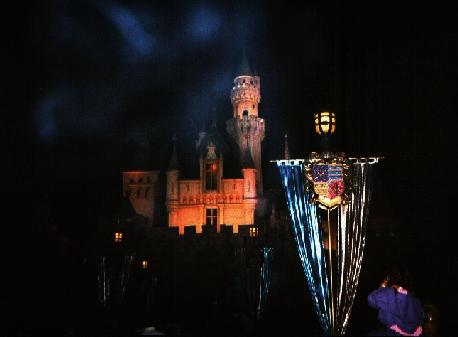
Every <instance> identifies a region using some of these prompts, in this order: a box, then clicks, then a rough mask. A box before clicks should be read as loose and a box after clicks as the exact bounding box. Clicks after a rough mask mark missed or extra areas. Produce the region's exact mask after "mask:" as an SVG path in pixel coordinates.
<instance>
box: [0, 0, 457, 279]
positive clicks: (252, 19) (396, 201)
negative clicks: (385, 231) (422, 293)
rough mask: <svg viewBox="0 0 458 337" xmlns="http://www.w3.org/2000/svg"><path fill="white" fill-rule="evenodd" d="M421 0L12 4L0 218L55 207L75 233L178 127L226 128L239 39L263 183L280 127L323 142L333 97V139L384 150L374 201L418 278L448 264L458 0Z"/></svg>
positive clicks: (21, 225) (190, 140)
mask: <svg viewBox="0 0 458 337" xmlns="http://www.w3.org/2000/svg"><path fill="white" fill-rule="evenodd" d="M418 6H419V5H418V3H416V2H411V3H410V4H405V5H400V4H396V6H390V5H388V4H387V3H385V2H376V1H371V2H370V4H366V5H364V6H362V7H360V6H357V5H356V4H347V2H344V1H341V2H323V1H312V2H307V3H305V4H302V5H298V4H296V3H290V4H283V3H282V2H269V3H267V2H264V1H240V2H234V1H224V2H218V1H208V2H197V1H196V2H191V1H186V2H177V1H167V2H160V3H159V2H153V1H116V0H113V1H110V0H109V1H104V0H99V1H98V0H92V1H77V2H76V1H39V2H31V3H28V4H27V8H21V10H18V11H14V13H13V12H11V17H10V20H9V21H8V23H7V24H5V26H6V27H5V30H6V32H12V30H15V29H19V31H20V32H21V34H20V39H14V40H15V41H14V42H13V43H12V44H11V47H12V48H11V50H14V51H18V52H19V54H20V57H18V58H16V62H15V63H13V64H12V65H8V64H4V65H3V66H4V70H5V69H6V70H7V72H8V73H12V76H11V83H14V84H18V86H16V85H14V86H10V88H9V90H7V91H6V93H7V94H8V95H7V97H6V102H7V103H12V104H11V106H12V107H14V110H12V111H10V112H8V111H4V114H11V117H12V118H10V119H11V120H10V121H9V122H7V123H4V124H3V125H2V134H3V135H6V142H5V143H4V145H6V146H5V147H6V154H5V155H4V157H3V158H4V159H3V160H2V161H3V168H4V169H6V172H7V174H5V175H4V179H3V182H2V190H3V194H4V195H7V196H9V199H10V203H11V204H8V207H9V210H10V212H9V213H10V215H11V223H9V225H10V226H12V227H14V228H15V229H19V231H20V232H21V234H22V235H27V233H34V232H37V231H40V230H42V229H43V224H42V223H41V222H40V221H41V220H39V219H42V218H40V216H41V214H42V212H49V213H50V214H51V215H52V218H53V219H54V220H53V221H54V222H55V223H56V226H57V228H58V229H59V230H60V231H62V232H63V233H65V235H67V236H68V237H70V238H74V239H75V240H84V236H85V233H86V232H87V231H90V230H91V228H92V226H93V224H94V221H95V220H94V219H96V218H97V217H98V216H101V215H102V214H104V213H106V212H110V211H111V210H113V209H115V208H116V206H117V204H116V200H117V198H118V197H119V195H120V193H121V171H122V170H123V169H163V168H164V167H166V165H167V162H168V160H169V156H170V151H171V138H172V135H173V133H176V134H177V137H178V144H179V147H180V148H181V149H182V150H183V151H182V152H183V153H185V152H192V149H193V145H194V140H195V138H196V135H197V132H199V131H200V130H201V129H202V128H203V127H204V126H205V125H206V124H208V123H209V121H210V119H211V113H212V111H213V110H215V111H216V116H217V120H218V125H219V127H220V129H221V130H222V131H224V129H225V121H226V120H227V119H229V118H231V117H232V106H231V104H230V100H229V94H230V88H231V84H232V80H233V78H234V77H235V75H237V69H238V67H239V65H240V62H241V55H242V50H243V49H245V51H246V54H247V56H248V59H249V61H250V63H251V66H252V68H253V69H255V71H256V72H257V73H258V74H259V76H260V77H261V96H262V98H261V104H260V115H261V116H262V117H263V118H264V119H265V120H266V125H267V126H266V127H267V130H266V140H265V141H264V143H263V147H264V148H263V161H265V176H266V178H265V179H266V180H267V182H266V184H267V185H268V186H269V185H270V186H271V187H276V186H278V185H277V180H276V179H278V177H277V176H276V172H275V170H273V169H272V166H271V165H272V164H269V163H268V161H269V160H271V159H277V158H280V157H281V155H282V146H283V145H282V144H283V133H284V132H285V131H287V132H288V135H289V140H290V151H291V153H292V157H297V158H304V157H305V156H307V154H308V153H309V152H310V151H314V150H315V151H316V150H318V149H319V140H318V138H317V136H316V135H314V133H313V127H312V122H313V120H312V115H313V113H314V112H316V111H318V110H319V109H321V108H328V109H331V110H333V111H335V112H336V114H337V123H338V125H337V132H336V134H335V136H334V139H333V146H334V149H335V150H339V151H345V152H346V153H347V154H348V155H350V156H371V155H372V156H375V155H378V156H384V157H386V159H385V160H384V162H383V163H382V164H381V165H380V169H379V173H378V174H379V175H378V180H377V183H376V189H375V192H374V193H375V197H374V205H373V213H372V214H373V216H375V217H381V218H393V219H398V220H399V222H400V223H401V225H402V226H403V229H405V231H406V232H407V233H409V236H410V239H411V241H409V242H415V244H414V245H412V252H413V253H412V254H414V253H416V252H418V251H420V250H421V249H422V247H425V246H429V247H430V249H429V251H431V252H432V253H431V254H433V255H432V256H431V257H430V260H428V261H429V262H428V263H431V265H428V267H425V275H424V277H428V275H429V274H430V273H435V274H439V275H440V274H442V275H446V276H444V277H445V278H449V277H450V276H452V275H456V263H455V267H450V266H451V264H450V263H448V264H447V263H444V264H441V263H439V264H436V263H434V261H444V260H445V261H449V262H450V261H453V260H452V259H454V258H455V256H456V254H455V252H454V250H453V249H452V248H450V246H449V241H448V240H451V235H449V231H450V230H451V229H452V227H454V226H455V225H456V223H457V221H456V215H455V214H454V212H453V210H454V206H455V205H454V195H455V192H454V191H453V189H454V187H453V186H454V185H455V183H454V181H455V180H456V178H455V174H454V167H455V165H456V157H457V154H456V153H457V152H456V148H454V147H453V146H454V144H453V142H454V138H455V136H456V135H455V134H456V132H455V131H456V124H455V122H456V120H455V118H454V117H455V114H456V113H457V111H458V110H457V95H456V92H457V78H458V72H457V66H456V63H457V60H458V48H457V44H458V29H457V27H456V22H455V21H456V18H455V14H456V8H452V7H441V6H440V5H437V4H432V3H430V4H429V6H428V7H418ZM16 13H17V15H16ZM19 25H20V27H18V26H19ZM18 40H19V41H18ZM12 54H13V53H11V55H12ZM19 60H21V61H20V62H18V61H19ZM22 108H23V109H22ZM21 111H22V112H21ZM179 160H180V158H179ZM455 199H456V198H455ZM431 247H432V248H431ZM452 250H453V252H452ZM454 261H456V259H455V260H454ZM442 266H446V268H449V270H443V269H441V267H442ZM428 268H431V269H428ZM455 277H456V276H455ZM450 282H451V281H450Z"/></svg>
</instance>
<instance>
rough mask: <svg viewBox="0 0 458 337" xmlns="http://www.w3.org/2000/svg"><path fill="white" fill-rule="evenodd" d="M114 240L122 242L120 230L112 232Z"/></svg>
mask: <svg viewBox="0 0 458 337" xmlns="http://www.w3.org/2000/svg"><path fill="white" fill-rule="evenodd" d="M114 240H115V242H118V243H121V242H122V233H121V232H116V233H114Z"/></svg>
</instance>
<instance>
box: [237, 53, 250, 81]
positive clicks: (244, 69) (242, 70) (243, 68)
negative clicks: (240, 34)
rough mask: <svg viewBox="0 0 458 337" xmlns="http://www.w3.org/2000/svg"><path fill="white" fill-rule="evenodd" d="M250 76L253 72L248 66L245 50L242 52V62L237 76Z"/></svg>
mask: <svg viewBox="0 0 458 337" xmlns="http://www.w3.org/2000/svg"><path fill="white" fill-rule="evenodd" d="M243 75H245V76H252V75H253V72H252V71H251V68H250V64H249V63H248V58H247V56H246V52H245V48H243V50H242V62H241V63H240V68H239V71H238V73H237V76H243Z"/></svg>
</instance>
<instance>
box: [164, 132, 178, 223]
mask: <svg viewBox="0 0 458 337" xmlns="http://www.w3.org/2000/svg"><path fill="white" fill-rule="evenodd" d="M166 175H167V198H166V205H167V211H168V213H169V224H170V225H175V224H176V223H177V212H176V206H177V204H178V195H179V191H178V178H179V175H180V171H179V169H178V160H177V150H176V137H175V136H174V137H173V150H172V157H171V158H170V163H169V167H168V168H167V173H166Z"/></svg>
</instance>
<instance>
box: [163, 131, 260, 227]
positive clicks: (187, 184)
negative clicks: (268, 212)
mask: <svg viewBox="0 0 458 337" xmlns="http://www.w3.org/2000/svg"><path fill="white" fill-rule="evenodd" d="M200 149H201V151H200V158H199V168H200V170H199V171H200V178H199V179H195V180H188V179H186V180H184V179H183V180H182V179H180V178H179V176H180V171H179V170H178V167H177V166H176V165H175V164H176V150H175V148H174V151H173V154H172V160H171V164H170V165H169V169H168V170H167V200H166V205H167V211H168V214H169V226H171V227H178V228H179V233H180V234H184V228H185V227H186V226H196V232H197V233H201V232H202V225H209V226H215V227H216V230H217V232H219V230H220V226H221V225H222V224H225V225H232V226H233V231H234V233H238V226H239V225H248V224H253V223H254V211H255V208H256V203H257V193H256V169H255V168H254V165H253V164H251V165H250V161H249V159H248V160H246V164H245V165H244V167H243V168H242V175H243V178H241V179H224V178H223V167H224V166H223V154H222V152H221V151H220V150H219V149H218V147H217V146H216V145H215V143H214V142H213V139H212V131H210V133H209V135H207V136H206V137H204V139H203V140H202V142H201V143H200ZM251 163H252V160H251Z"/></svg>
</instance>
